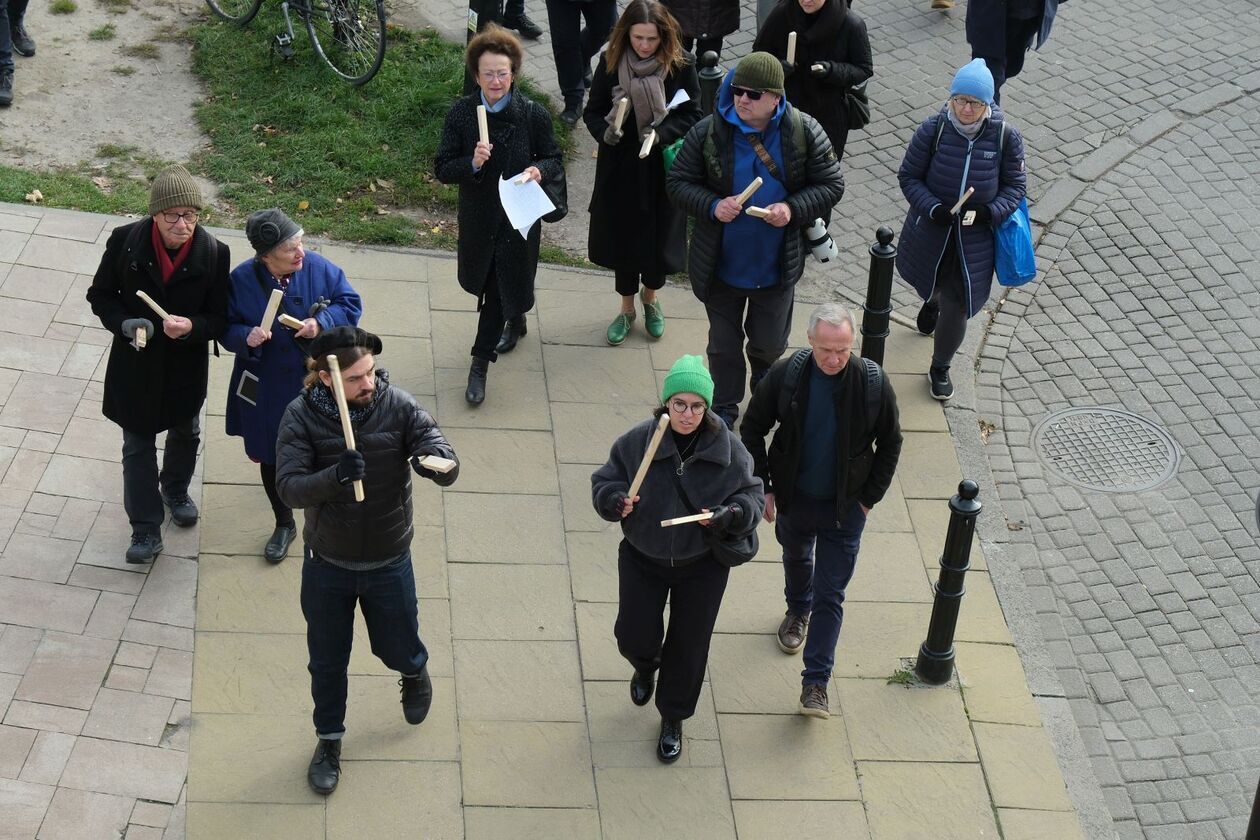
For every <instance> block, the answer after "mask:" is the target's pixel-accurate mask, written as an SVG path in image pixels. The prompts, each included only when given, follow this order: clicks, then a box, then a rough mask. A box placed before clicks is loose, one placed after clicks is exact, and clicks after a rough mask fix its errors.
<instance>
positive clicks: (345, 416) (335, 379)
mask: <svg viewBox="0 0 1260 840" xmlns="http://www.w3.org/2000/svg"><path fill="white" fill-rule="evenodd" d="M325 358H326V359H328V373H329V375H330V376H331V377H332V389H333V396H334V397H336V398H337V413H338V414H340V415H341V433H342V435H344V436H345V438H346V449H354V426H352V425H351V424H350V406H348V405H347V404H346V386H345V385H344V384H343V383H342V381H341V365H340V364H338V363H337V357H336V356H334V355H332V354H329V355H328V356H326V357H325ZM354 500H355V501H356V502H361V501H363V482H362V481H359V480H357V479H356V480H355V482H354Z"/></svg>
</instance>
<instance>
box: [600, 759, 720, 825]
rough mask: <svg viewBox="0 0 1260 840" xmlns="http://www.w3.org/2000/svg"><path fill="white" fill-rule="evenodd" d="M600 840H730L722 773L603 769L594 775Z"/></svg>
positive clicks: (694, 769)
mask: <svg viewBox="0 0 1260 840" xmlns="http://www.w3.org/2000/svg"><path fill="white" fill-rule="evenodd" d="M595 784H596V787H597V788H598V790H599V810H600V823H601V825H602V827H603V836H604V837H605V838H606V840H618V839H619V838H640V837H678V836H686V837H695V838H706V840H709V838H712V840H719V838H722V840H726V838H730V840H734V837H735V820H734V817H733V816H732V814H731V809H730V807H729V805H728V804H727V802H726V800H727V797H728V796H729V793H728V791H727V787H726V775H725V774H724V773H723V772H722V770H721V768H718V767H688V768H678V769H677V770H676V771H675V772H672V773H665V772H661V770H660V768H643V769H640V768H634V767H609V768H603V769H599V770H596V771H595Z"/></svg>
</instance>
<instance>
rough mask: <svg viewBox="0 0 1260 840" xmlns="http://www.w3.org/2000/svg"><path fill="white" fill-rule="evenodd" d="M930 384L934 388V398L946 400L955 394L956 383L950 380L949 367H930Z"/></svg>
mask: <svg viewBox="0 0 1260 840" xmlns="http://www.w3.org/2000/svg"><path fill="white" fill-rule="evenodd" d="M927 376H928V385H929V386H930V387H931V389H932V399H934V400H941V401H942V402H944V401H945V400H947V399H949V398H950V397H952V396H954V383H952V382H950V381H949V368H947V367H930V368H928V375H927Z"/></svg>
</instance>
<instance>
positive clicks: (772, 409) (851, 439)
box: [739, 356, 902, 518]
mask: <svg viewBox="0 0 1260 840" xmlns="http://www.w3.org/2000/svg"><path fill="white" fill-rule="evenodd" d="M791 361H792V357H791V356H788V357H787V358H785V359H780V360H779V361H777V362H775V363H774V365H773V366H772V367H771V368H770V371H769V372H768V373H767V374H766V378H765V379H763V380H762V381H761V383H760V384H759V385H758V386H757V390H756V391H754V392H753V397H752V400H750V401H749V403H748V411H747V412H745V414H744V419H743V420H742V421H741V422H740V424H739V436H740V439H741V440H742V441H743V443H744V446H746V447H747V448H748V451H749V452H750V453H752V457H753V463H754V470H755V472H756V473H757V475H758V476H759V477H760V478H761V479H762V480H763V481H764V482H765V485H766V492H767V493H773V494H774V504H775V507H776V508H777V509H778V510H781V511H783V512H784V513H790V512H791V507H792V497H793V495H794V493H795V490H796V479H797V476H798V475H799V473H800V463H801V435H802V433H803V425H804V421H805V408H806V406H807V405H808V404H809V373H810V368H811V367H813V361H810V363H809V364H807V365H804V366H803V367H801V368H800V371H799V373H798V374H797V378H796V381H795V382H787V383H786V385H787V388H788V390H789V392H790V393H791V398H790V399H789V401H788V407H787V412H786V416H783V415H782V414H781V412H780V397H781V393H782V389H783V387H784V385H785V382H784V380H785V379H786V378H787V375H788V370H789V367H790V364H791ZM839 376H840V381H839V382H837V383H836V390H835V398H836V430H837V434H836V458H837V459H838V463H837V464H836V477H837V481H836V516H837V518H839V517H840V516H841V507H840V506H841V505H842V504H843V503H844V502H845V501H847V500H848V499H857V500H858V501H859V502H861V503H862V504H864V505H866V506H867V507H868V508H870V507H875V505H877V504H878V503H879V501H880V500H881V499H883V498H884V494H885V493H887V492H888V485H890V484H891V483H892V479H893V473H895V472H896V470H897V461H898V460H899V459H900V457H901V440H902V438H901V423H900V421H899V419H898V412H897V396H896V394H894V393H893V389H892V383H891V382H889V381H888V377H887V376H885V375H884V373H883V371H882V370H881V371H880V377H881V378H882V379H883V384H882V386H881V387H882V397H883V399H882V402H881V405H880V408H879V414H878V416H877V417H876V419H875V424H874V428H870V423H869V422H868V419H867V402H866V379H865V375H864V373H863V370H862V362H861V360H860V359H858V358H857V357H855V356H854V357H850V359H849V363H848V364H847V365H845V367H844V370H842V371H840V373H839ZM775 423H778V426H779V427H778V429H777V430H775V433H774V440H773V441H772V442H771V444H770V450H769V452H767V451H766V435H767V434H769V432H770V429H771V428H773V427H774V425H775Z"/></svg>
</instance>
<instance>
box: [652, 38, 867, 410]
mask: <svg viewBox="0 0 1260 840" xmlns="http://www.w3.org/2000/svg"><path fill="white" fill-rule="evenodd" d="M756 178H761V186H760V187H758V188H757V190H756V191H755V192H753V194H752V195H751V196H750V197H749V198H748V199H747V200H745V201H744V202H743V203H741V202H740V201H739V200H738V197H739V194H740V193H741V192H743V191H744V188H745V187H747V186H749V184H751V183H752V182H753V181H754V179H756ZM665 187H666V190H667V191H668V192H669V195H670V197H671V198H672V199H673V200H674V201H675V202H676V203H677V204H678V205H679V206H680V207H682V208H683V209H684V210H685V211H686V212H687V213H689V214H691V215H693V216H695V217H696V226H695V233H694V235H693V236H692V240H691V249H690V253H689V255H688V265H687V269H688V273H689V274H690V276H691V288H692V291H693V292H695V295H696V297H697V298H699V299H700V300H701V301H703V302H704V306H705V310H706V311H707V313H708V316H709V345H708V356H709V370H710V371H711V372H712V374H713V382H714V392H713V411H714V413H715V414H717V415H718V416H719V417H721V418H722V419H723V420H724V421H725V422H726V424H727V425H728V426H732V427H733V426H734V423H735V418H736V417H738V416H739V404H740V401H741V400H743V398H744V373H745V364H744V341H745V338H747V342H748V367H749V368H750V369H751V375H750V378H749V384H750V386H751V387H750V390H751V389H752V388H755V387H756V385H757V382H759V381H760V380H761V378H762V377H763V376H765V373H766V371H767V370H769V369H770V365H772V364H774V362H775V361H776V360H777V359H778V358H779V356H781V355H783V351H784V349H785V348H786V347H787V341H788V333H789V331H790V329H791V326H792V305H793V302H794V300H795V286H796V281H798V280H799V279H800V278H801V274H802V273H803V272H804V270H805V255H806V250H807V249H806V247H805V242H804V238H803V236H802V233H803V229H804V228H808V227H809V226H810V225H811V224H812V223H813V221H814V219H817V218H819V217H822V216H825V215H826V214H827V213H828V212H829V211H830V210H831V208H832V207H833V206H834V205H835V204H836V202H838V201H839V200H840V198H841V196H843V195H844V177H843V176H842V175H841V173H840V162H839V160H838V159H837V158H836V153H835V151H834V150H833V149H832V147H831V141H829V140H828V139H827V135H826V133H825V132H824V131H823V130H822V127H821V126H820V125H819V124H818V122H817V121H816V120H815V119H814V118H813V117H811V116H809V115H808V114H805V113H803V112H801V111H798V110H797V109H795V108H793V107H792V106H791V105H790V104H789V103H788V102H787V100H786V99H785V98H784V96H783V66H782V64H781V63H780V62H779V60H778V59H777V58H775V57H774V56H772V55H771V54H770V53H766V52H753V53H750V54H748V55H747V56H745V57H744V58H743V59H742V60H741V61H740V62H739V64H738V65H737V66H736V67H735V69H734V70H733V71H731V72H730V73H728V74H727V77H726V79H725V80H723V82H722V86H721V88H720V89H719V91H718V99H717V108H716V113H715V114H711V115H709V116H707V117H705V118H704V119H702V120H700V122H698V123H697V124H696V125H695V126H693V127H692V129H691V130H690V131H689V132H687V136H686V138H685V139H684V140H683V145H682V148H681V149H680V150H679V152H678V157H677V158H676V159H675V160H674V165H673V166H672V167H671V168H670V170H669V174H668V175H667V176H666V180H665ZM753 207H756V208H760V209H762V210H764V217H761V218H759V217H756V216H753V215H750V214H749V212H748V211H749V208H753Z"/></svg>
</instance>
